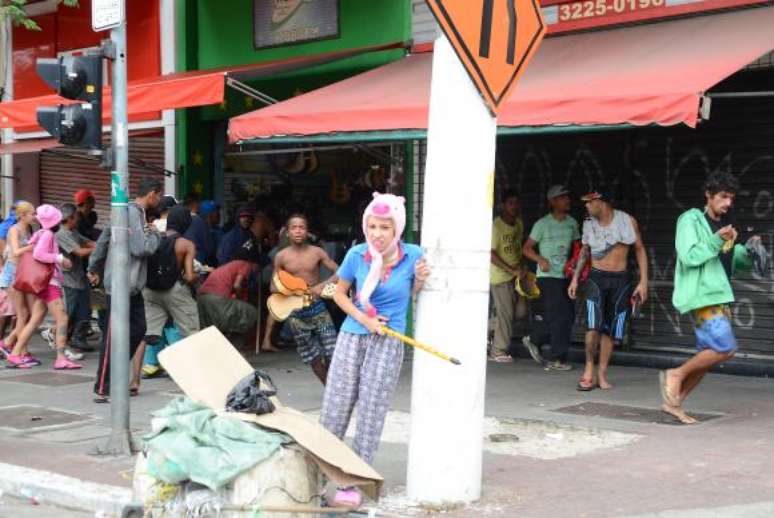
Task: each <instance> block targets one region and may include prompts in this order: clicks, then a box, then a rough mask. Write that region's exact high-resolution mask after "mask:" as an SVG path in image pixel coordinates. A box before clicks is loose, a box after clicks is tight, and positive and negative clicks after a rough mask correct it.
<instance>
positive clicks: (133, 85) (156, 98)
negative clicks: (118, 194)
mask: <svg viewBox="0 0 774 518" xmlns="http://www.w3.org/2000/svg"><path fill="white" fill-rule="evenodd" d="M402 46H403V44H402V43H391V44H387V45H379V46H374V47H363V48H357V49H349V50H342V51H336V52H327V53H323V54H316V55H313V56H299V57H294V58H289V59H283V60H277V61H268V62H263V63H254V64H249V65H242V66H235V67H223V68H218V69H211V70H195V71H191V72H181V73H176V74H167V75H163V76H156V77H150V78H144V79H137V80H134V81H130V82H129V83H128V84H127V101H128V115H129V116H130V117H131V116H132V115H138V114H142V113H148V112H158V111H161V110H170V109H176V108H192V107H195V106H205V105H208V104H219V103H221V102H223V95H224V90H225V81H224V78H225V77H226V76H228V77H231V78H234V79H237V80H240V81H249V80H253V79H258V78H261V77H267V76H271V75H274V74H280V73H283V72H289V71H291V70H297V69H300V68H306V67H311V66H316V65H321V64H324V63H329V62H332V61H337V60H340V59H345V58H348V57H352V56H355V55H358V54H362V53H365V52H373V51H379V50H387V49H394V48H400V47H402ZM103 101H104V104H103V108H102V114H103V119H104V120H105V121H109V120H110V106H111V97H110V89H109V88H105V91H104V95H103ZM71 102H73V101H70V100H67V99H63V98H61V97H59V96H58V95H44V96H40V97H30V98H28V99H19V100H18V101H11V102H8V103H0V128H19V127H30V126H37V116H36V110H37V108H39V107H41V106H56V105H58V104H66V103H71Z"/></svg>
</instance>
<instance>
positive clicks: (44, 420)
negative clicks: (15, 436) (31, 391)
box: [0, 405, 92, 432]
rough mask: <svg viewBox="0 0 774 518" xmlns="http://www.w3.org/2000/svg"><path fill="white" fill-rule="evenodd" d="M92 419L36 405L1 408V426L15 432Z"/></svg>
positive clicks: (84, 421)
mask: <svg viewBox="0 0 774 518" xmlns="http://www.w3.org/2000/svg"><path fill="white" fill-rule="evenodd" d="M89 421H92V418H91V416H87V415H81V414H75V413H72V412H64V411H62V410H53V409H51V408H45V407H41V406H35V405H16V406H7V407H2V408H0V428H2V429H4V430H10V431H13V432H32V431H36V430H46V429H50V428H53V427H58V426H64V425H73V424H80V423H86V422H89Z"/></svg>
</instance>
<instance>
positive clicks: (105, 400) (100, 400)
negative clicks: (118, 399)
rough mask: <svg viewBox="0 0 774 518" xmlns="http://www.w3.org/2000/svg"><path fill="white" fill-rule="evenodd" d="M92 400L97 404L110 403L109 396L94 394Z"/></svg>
mask: <svg viewBox="0 0 774 518" xmlns="http://www.w3.org/2000/svg"><path fill="white" fill-rule="evenodd" d="M94 402H95V403H98V404H104V403H110V396H102V395H100V394H95V395H94Z"/></svg>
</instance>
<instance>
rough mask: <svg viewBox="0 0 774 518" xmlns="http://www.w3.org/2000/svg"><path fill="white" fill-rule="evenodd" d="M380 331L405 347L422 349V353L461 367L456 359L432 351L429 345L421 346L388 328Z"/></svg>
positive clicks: (383, 327)
mask: <svg viewBox="0 0 774 518" xmlns="http://www.w3.org/2000/svg"><path fill="white" fill-rule="evenodd" d="M382 331H383V332H384V334H386V335H388V336H391V337H393V338H397V339H398V340H400V341H401V342H403V343H404V344H406V345H410V346H411V347H414V348H416V349H422V350H423V351H425V352H427V353H430V354H432V355H433V356H437V357H438V358H440V359H442V360H446V361H447V362H450V363H453V364H454V365H462V362H460V361H459V360H458V359H457V358H454V357H453V356H449V355H447V354H444V353H442V352H441V351H438V350H436V349H433V348H432V347H430V346H429V345H426V344H423V343H422V342H417V341H416V340H414V339H413V338H411V337H409V336H406V335H402V334H400V333H399V332H397V331H395V330H394V329H390V328H389V327H386V326H382Z"/></svg>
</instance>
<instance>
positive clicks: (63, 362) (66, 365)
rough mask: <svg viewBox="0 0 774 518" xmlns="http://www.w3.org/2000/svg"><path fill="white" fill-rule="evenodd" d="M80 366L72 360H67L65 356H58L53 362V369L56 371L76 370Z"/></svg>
mask: <svg viewBox="0 0 774 518" xmlns="http://www.w3.org/2000/svg"><path fill="white" fill-rule="evenodd" d="M80 368H81V366H80V365H79V364H77V363H75V362H74V361H71V360H68V359H67V358H59V359H58V360H57V361H55V362H54V370H57V371H65V370H76V369H80Z"/></svg>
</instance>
